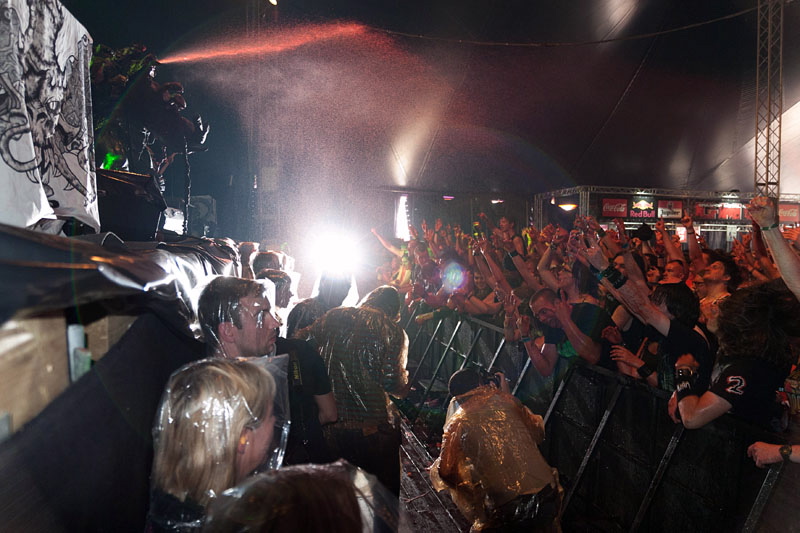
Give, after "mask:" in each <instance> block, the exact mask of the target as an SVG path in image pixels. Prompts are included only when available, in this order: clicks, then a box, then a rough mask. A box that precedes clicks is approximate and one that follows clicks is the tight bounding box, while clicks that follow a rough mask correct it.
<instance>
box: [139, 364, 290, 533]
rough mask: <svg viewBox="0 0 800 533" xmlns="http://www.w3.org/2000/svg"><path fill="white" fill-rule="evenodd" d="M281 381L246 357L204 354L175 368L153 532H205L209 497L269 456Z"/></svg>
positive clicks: (156, 477)
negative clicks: (214, 356)
mask: <svg viewBox="0 0 800 533" xmlns="http://www.w3.org/2000/svg"><path fill="white" fill-rule="evenodd" d="M274 396H275V381H274V380H273V378H272V376H271V375H270V374H269V373H268V372H267V371H265V370H264V369H262V368H260V367H258V366H256V365H254V364H252V363H249V362H246V361H244V360H227V359H219V358H216V359H203V360H201V361H197V362H195V363H191V364H189V365H186V366H184V367H183V368H181V369H180V370H178V371H177V372H175V373H174V374H173V375H172V377H171V378H170V380H169V383H168V384H167V388H166V390H165V391H164V395H163V397H162V399H161V405H160V407H159V411H158V415H157V418H156V423H155V427H154V428H153V440H154V448H155V457H154V460H153V472H152V476H151V480H150V483H151V501H150V512H149V513H148V520H147V527H146V531H152V532H156V531H199V529H200V528H201V527H202V524H203V519H204V517H205V509H206V506H207V505H208V504H209V502H210V501H211V500H212V499H213V498H215V497H216V496H218V495H219V494H221V493H222V492H223V491H224V490H226V489H228V488H230V487H233V486H235V485H236V484H238V483H239V482H241V481H242V480H244V479H245V478H246V477H247V476H248V475H249V474H250V473H251V472H252V471H253V470H254V469H255V468H256V467H258V466H259V465H260V464H262V463H263V462H264V460H265V459H266V457H267V454H268V452H269V449H270V444H271V441H272V434H273V426H274V416H273V414H272V406H273V400H274Z"/></svg>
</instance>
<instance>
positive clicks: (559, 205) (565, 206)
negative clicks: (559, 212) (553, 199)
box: [558, 204, 578, 211]
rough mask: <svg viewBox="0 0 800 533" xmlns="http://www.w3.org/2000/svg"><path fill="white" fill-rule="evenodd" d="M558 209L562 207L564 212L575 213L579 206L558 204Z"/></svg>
mask: <svg viewBox="0 0 800 533" xmlns="http://www.w3.org/2000/svg"><path fill="white" fill-rule="evenodd" d="M558 207H560V208H561V209H563V210H564V211H574V210H575V209H576V208H577V207H578V205H577V204H558Z"/></svg>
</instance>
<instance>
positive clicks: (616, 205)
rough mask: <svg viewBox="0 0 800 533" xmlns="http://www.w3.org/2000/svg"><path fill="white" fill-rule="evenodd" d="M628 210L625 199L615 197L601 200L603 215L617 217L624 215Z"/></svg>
mask: <svg viewBox="0 0 800 533" xmlns="http://www.w3.org/2000/svg"><path fill="white" fill-rule="evenodd" d="M627 210H628V201H627V200H624V199H623V200H617V199H604V200H603V216H604V217H618V216H620V215H622V216H624V215H625V212H626V211H627Z"/></svg>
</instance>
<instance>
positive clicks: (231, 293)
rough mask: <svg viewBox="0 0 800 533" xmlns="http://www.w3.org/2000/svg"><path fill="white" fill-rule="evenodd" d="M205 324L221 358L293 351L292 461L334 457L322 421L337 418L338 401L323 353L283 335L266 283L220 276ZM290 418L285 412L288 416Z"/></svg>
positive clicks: (209, 293)
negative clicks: (325, 439) (272, 310)
mask: <svg viewBox="0 0 800 533" xmlns="http://www.w3.org/2000/svg"><path fill="white" fill-rule="evenodd" d="M199 308H200V310H199V317H200V324H201V326H202V328H203V331H204V332H205V335H206V342H207V344H208V346H209V349H210V352H211V353H213V354H214V355H216V356H217V357H225V358H235V357H248V358H256V359H253V360H254V361H256V362H258V363H259V364H267V363H269V360H270V356H280V355H287V356H288V361H287V365H288V369H287V383H285V384H283V383H281V384H279V385H281V386H280V387H279V388H280V389H281V390H286V389H287V388H288V402H289V411H290V416H291V420H292V425H291V430H290V432H289V441H288V445H287V450H286V462H287V463H289V464H297V463H304V462H325V461H329V460H331V459H332V457H331V456H330V453H329V452H328V448H327V445H326V444H325V441H324V438H323V434H322V425H324V424H329V423H332V422H335V421H336V419H337V412H336V401H335V399H334V397H333V392H332V391H331V384H330V381H329V379H328V373H327V371H326V369H325V365H324V363H323V361H322V359H321V358H320V356H319V354H317V353H316V351H315V350H314V349H313V347H311V346H310V345H309V344H308V343H307V342H304V341H301V340H297V339H289V340H287V339H284V338H281V337H278V335H277V331H276V329H275V328H276V327H277V326H278V325H279V323H278V321H277V320H275V318H274V317H273V316H272V314H271V306H270V302H269V300H268V299H267V297H266V295H265V293H264V287H263V286H262V285H261V284H260V283H258V282H257V281H251V280H244V279H240V278H231V277H219V278H215V279H214V280H212V281H211V282H210V283H209V284H208V286H207V287H206V288H205V289H204V290H203V292H202V294H201V296H200V304H199ZM283 417H285V415H283Z"/></svg>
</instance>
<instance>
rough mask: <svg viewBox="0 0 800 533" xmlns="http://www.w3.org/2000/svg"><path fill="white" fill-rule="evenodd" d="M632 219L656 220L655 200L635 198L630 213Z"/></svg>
mask: <svg viewBox="0 0 800 533" xmlns="http://www.w3.org/2000/svg"><path fill="white" fill-rule="evenodd" d="M628 216H629V217H631V218H656V205H655V200H653V199H652V198H634V199H633V200H631V209H630V212H629V213H628Z"/></svg>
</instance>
